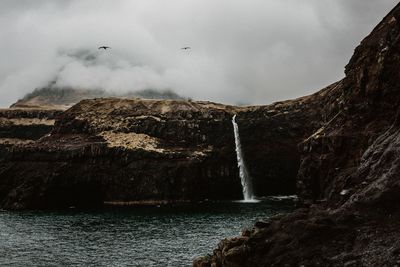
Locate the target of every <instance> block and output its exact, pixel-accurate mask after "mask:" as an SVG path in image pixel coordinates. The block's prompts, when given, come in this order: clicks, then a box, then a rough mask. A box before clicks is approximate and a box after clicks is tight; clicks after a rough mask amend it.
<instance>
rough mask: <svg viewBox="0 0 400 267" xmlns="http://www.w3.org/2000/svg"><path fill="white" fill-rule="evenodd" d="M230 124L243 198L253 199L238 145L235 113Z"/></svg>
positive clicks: (246, 199) (247, 173) (249, 181)
mask: <svg viewBox="0 0 400 267" xmlns="http://www.w3.org/2000/svg"><path fill="white" fill-rule="evenodd" d="M232 124H233V133H234V135H235V145H236V157H237V164H238V167H239V176H240V181H241V183H242V191H243V198H244V200H245V201H251V200H254V195H253V185H252V182H251V177H250V175H249V172H248V171H247V168H246V164H245V162H244V158H243V153H242V147H241V145H240V136H239V126H238V125H237V123H236V115H234V116H233V118H232Z"/></svg>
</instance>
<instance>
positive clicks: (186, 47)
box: [181, 46, 192, 50]
mask: <svg viewBox="0 0 400 267" xmlns="http://www.w3.org/2000/svg"><path fill="white" fill-rule="evenodd" d="M181 49H183V50H188V49H192V48H191V47H190V46H185V47H182V48H181Z"/></svg>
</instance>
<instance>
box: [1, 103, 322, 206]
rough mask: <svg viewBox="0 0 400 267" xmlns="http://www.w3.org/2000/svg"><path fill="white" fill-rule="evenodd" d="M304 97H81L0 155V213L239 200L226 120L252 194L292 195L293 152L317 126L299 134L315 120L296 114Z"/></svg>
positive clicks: (295, 159) (295, 156) (295, 155)
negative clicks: (222, 100)
mask: <svg viewBox="0 0 400 267" xmlns="http://www.w3.org/2000/svg"><path fill="white" fill-rule="evenodd" d="M310 99H312V98H310V97H308V98H302V99H298V100H294V101H288V102H281V103H275V104H273V105H271V106H265V107H242V108H239V107H234V106H227V105H222V104H216V103H211V102H191V101H185V100H143V99H118V98H99V99H90V100H89V99H88V100H83V101H81V102H80V103H78V104H76V105H74V106H73V107H71V108H70V109H68V110H66V111H65V112H63V113H60V114H58V115H57V117H56V119H55V122H54V127H53V126H52V128H51V132H50V133H48V131H44V132H43V134H42V135H41V136H40V138H36V139H37V140H31V141H30V142H25V143H14V144H12V145H10V146H7V147H6V148H5V149H4V150H3V153H2V154H1V157H0V203H1V207H2V208H6V209H33V208H39V209H43V208H66V207H70V206H76V207H93V206H102V205H114V204H115V205H129V204H140V203H160V202H161V203H165V202H181V201H200V200H204V199H210V200H211V199H218V200H220V199H241V198H242V193H241V185H240V178H239V174H238V167H237V162H236V152H235V142H234V134H233V126H232V122H231V120H232V117H233V115H234V114H237V122H238V124H239V127H240V134H241V136H243V140H242V142H243V145H244V147H245V150H246V151H245V156H246V158H247V160H248V162H251V164H249V165H250V168H249V170H250V174H251V175H252V177H253V179H254V181H255V183H256V185H257V190H256V194H258V195H259V196H264V195H272V194H293V193H294V192H295V183H296V181H295V178H296V173H297V169H298V167H299V163H300V158H299V153H298V152H297V148H296V146H297V144H298V143H299V142H300V141H301V140H303V139H304V137H305V136H307V135H309V134H310V132H311V131H312V130H313V129H314V128H315V127H317V126H318V125H314V124H312V123H310V124H309V125H308V126H309V127H304V125H306V124H307V122H308V121H310V120H313V119H312V118H313V117H314V116H318V114H317V113H316V112H313V113H304V112H302V111H303V110H304V108H305V107H308V105H309V104H308V103H311V101H309V100H310ZM292 102H295V103H297V104H291V103H292ZM18 112H20V113H21V112H24V109H20V110H19V111H18ZM315 121H316V120H315ZM52 123H53V122H52ZM27 132H31V130H29V131H27ZM45 134H46V135H45ZM278 136H279V140H280V141H279V142H274V141H273V140H276V139H277V137H278ZM260 138H261V139H260ZM260 141H261V142H260ZM260 143H261V144H263V145H262V146H260V145H259V144H260ZM272 155H274V156H272Z"/></svg>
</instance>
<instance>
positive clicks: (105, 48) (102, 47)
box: [99, 46, 111, 50]
mask: <svg viewBox="0 0 400 267" xmlns="http://www.w3.org/2000/svg"><path fill="white" fill-rule="evenodd" d="M109 48H111V47H109V46H100V47H99V49H104V50H107V49H109Z"/></svg>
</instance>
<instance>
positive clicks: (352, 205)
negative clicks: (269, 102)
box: [193, 4, 400, 266]
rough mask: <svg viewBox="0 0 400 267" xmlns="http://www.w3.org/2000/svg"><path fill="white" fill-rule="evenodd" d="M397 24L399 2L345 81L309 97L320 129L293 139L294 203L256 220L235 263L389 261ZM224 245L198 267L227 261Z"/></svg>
mask: <svg viewBox="0 0 400 267" xmlns="http://www.w3.org/2000/svg"><path fill="white" fill-rule="evenodd" d="M399 21H400V4H398V5H397V6H396V7H395V8H394V9H393V10H392V11H391V12H390V13H389V14H388V15H387V16H386V17H385V18H384V19H383V21H382V22H381V23H380V24H379V25H378V26H377V27H376V28H375V29H374V30H373V32H372V33H371V34H370V35H369V36H368V37H367V38H366V39H364V40H363V41H362V42H361V44H360V46H359V47H358V48H357V49H356V50H355V53H354V56H353V57H352V59H351V60H350V63H349V64H348V65H347V66H346V77H345V78H344V79H343V80H342V81H340V82H338V83H336V84H334V85H332V87H331V89H330V90H327V89H325V92H326V93H325V94H320V97H319V98H316V97H313V98H314V101H318V102H319V103H321V104H323V105H324V107H321V108H320V109H317V110H318V112H320V113H321V114H320V118H321V120H320V121H319V122H316V121H313V123H316V124H318V123H319V124H320V125H321V127H320V128H319V129H318V130H316V131H315V132H314V133H313V134H311V135H310V136H309V137H308V138H305V139H304V140H303V141H302V142H300V143H299V151H300V153H301V164H300V168H299V170H298V177H297V190H298V194H299V200H300V205H301V206H302V207H303V208H302V209H298V210H297V211H295V212H294V213H292V214H290V215H287V216H280V217H279V218H271V219H270V220H269V221H268V223H266V224H265V223H261V226H264V225H266V227H262V228H259V227H257V225H260V223H257V224H256V226H255V227H254V228H253V230H252V231H251V232H250V235H248V234H247V235H246V237H247V239H246V241H245V242H244V243H242V244H240V245H238V248H239V249H238V250H237V251H240V248H241V247H243V246H247V247H248V250H246V252H242V253H241V254H240V255H237V254H236V255H235V256H236V257H237V258H238V259H239V260H238V261H237V262H240V264H241V266H397V265H398V262H399V259H400V253H399V247H400V242H399V240H400V238H399V237H400V228H399V225H398V223H397V222H398V220H399V219H400V212H399V207H400V206H399V203H400V201H399V200H400V199H399V198H400V182H399V181H400V180H399V177H400V161H399V158H400V123H399V121H400V118H399V115H396V114H398V113H399V106H398V104H399V100H400V92H399V85H400V72H399V71H398V70H399V68H400V22H399ZM321 92H323V91H321ZM311 108H312V107H311ZM305 112H307V110H306V111H305ZM289 115H290V113H289ZM396 117H397V119H396ZM314 118H317V117H314ZM225 244H229V241H224V242H223V243H220V245H219V247H218V248H217V249H216V250H215V251H214V253H213V255H212V256H210V257H208V258H207V260H206V261H204V263H207V264H206V265H203V266H230V265H229V264H225V255H224V254H223V253H221V251H223V250H224V249H225V247H224V246H225ZM229 249H232V248H231V247H229ZM202 263H203V262H202V261H201V260H197V261H195V263H194V265H193V266H200V265H199V264H202Z"/></svg>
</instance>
